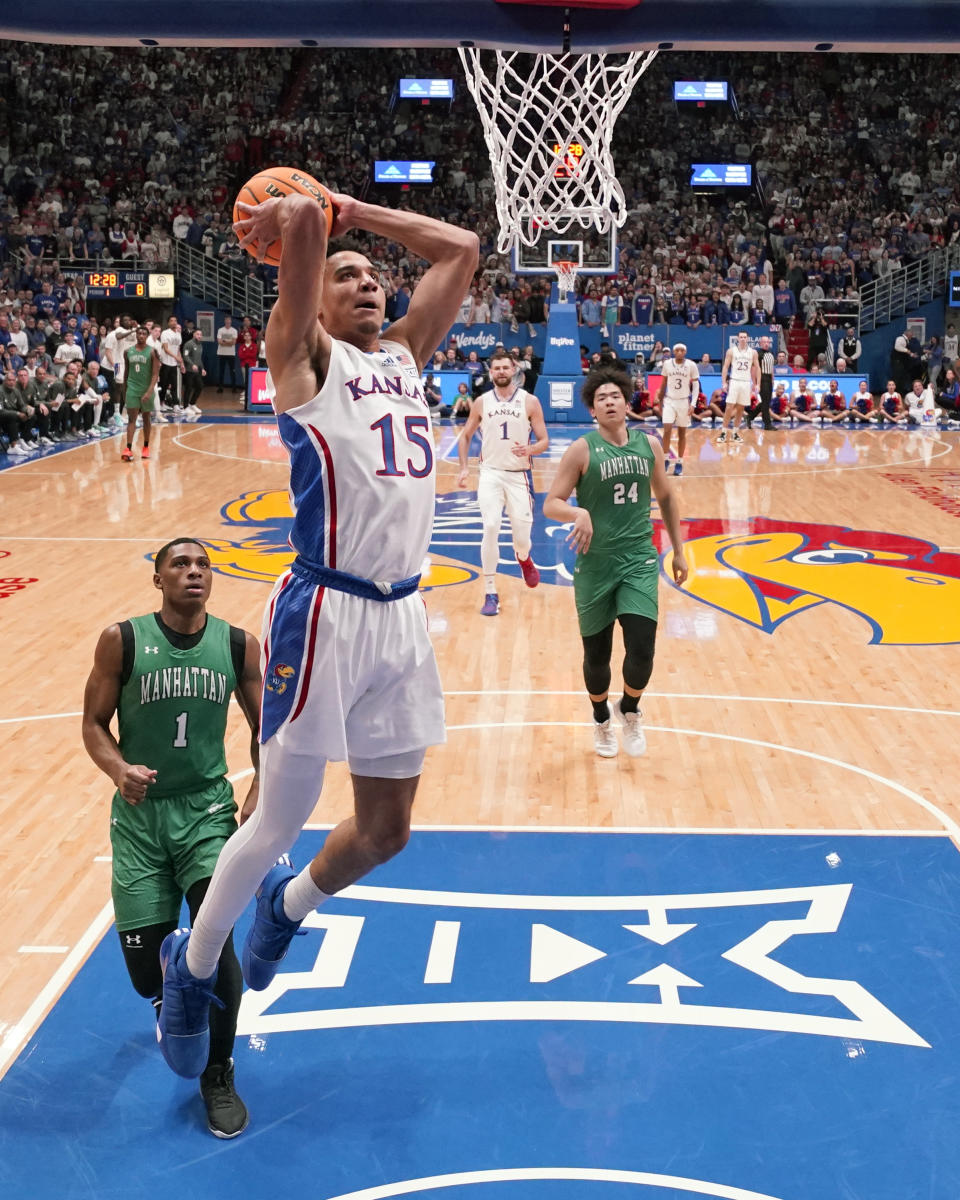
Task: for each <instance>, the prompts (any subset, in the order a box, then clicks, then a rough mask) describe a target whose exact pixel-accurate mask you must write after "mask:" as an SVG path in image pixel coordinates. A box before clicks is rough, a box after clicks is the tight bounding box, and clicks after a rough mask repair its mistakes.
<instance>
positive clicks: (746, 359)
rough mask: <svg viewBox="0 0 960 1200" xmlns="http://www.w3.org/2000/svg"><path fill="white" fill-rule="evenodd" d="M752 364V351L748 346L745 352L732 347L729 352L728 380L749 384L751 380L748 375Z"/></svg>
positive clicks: (737, 347)
mask: <svg viewBox="0 0 960 1200" xmlns="http://www.w3.org/2000/svg"><path fill="white" fill-rule="evenodd" d="M752 363H753V350H752V349H751V348H750V347H749V346H748V347H747V348H746V350H741V349H740V347H739V346H734V347H732V349H731V351H730V378H731V379H738V380H741V381H742V382H744V383H749V382H750V380H751V378H752V376H751V374H750V367H751V364H752Z"/></svg>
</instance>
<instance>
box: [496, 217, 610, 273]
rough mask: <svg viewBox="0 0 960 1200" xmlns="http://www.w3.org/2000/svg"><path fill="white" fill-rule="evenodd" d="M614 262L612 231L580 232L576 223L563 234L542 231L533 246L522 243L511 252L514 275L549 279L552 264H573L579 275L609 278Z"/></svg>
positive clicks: (556, 231)
mask: <svg viewBox="0 0 960 1200" xmlns="http://www.w3.org/2000/svg"><path fill="white" fill-rule="evenodd" d="M617 261H618V251H617V231H616V228H615V227H613V228H611V229H609V230H608V231H607V232H606V233H598V232H597V231H596V230H595V229H590V230H586V229H581V228H580V226H579V225H577V224H576V223H573V225H572V226H569V227H568V228H567V229H566V230H564V231H563V232H562V234H561V232H560V231H558V230H549V229H545V230H543V233H542V235H541V237H540V238H539V239H538V241H537V242H536V244H535V245H533V246H526V245H524V244H523V243H522V242H521V243H520V244H519V245H518V246H517V247H516V248H515V249H514V250H513V252H512V263H513V270H514V272H515V273H516V274H517V275H549V274H551V273H552V271H553V264H554V263H555V262H572V263H575V264H576V267H577V274H578V275H611V274H613V273H614V272H616V269H617Z"/></svg>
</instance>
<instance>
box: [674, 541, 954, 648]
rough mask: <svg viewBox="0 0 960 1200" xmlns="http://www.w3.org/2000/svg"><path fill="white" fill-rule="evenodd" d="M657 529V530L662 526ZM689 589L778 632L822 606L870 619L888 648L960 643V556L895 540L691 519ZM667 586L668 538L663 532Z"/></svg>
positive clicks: (875, 636)
mask: <svg viewBox="0 0 960 1200" xmlns="http://www.w3.org/2000/svg"><path fill="white" fill-rule="evenodd" d="M658 526H659V523H658ZM683 534H684V554H685V556H686V559H687V563H688V565H689V567H690V575H689V578H688V579H687V582H686V583H685V584H684V587H683V590H684V591H685V592H687V593H688V594H689V595H691V596H694V597H695V598H696V599H697V600H700V601H702V602H703V603H704V604H709V605H711V606H712V607H713V608H718V609H721V610H722V611H723V612H726V613H729V614H730V615H731V616H734V617H737V618H738V619H739V620H741V621H746V622H747V623H748V624H749V625H753V626H754V627H755V628H756V629H762V630H763V632H764V633H773V631H774V630H775V629H776V628H778V626H780V625H781V624H782V623H783V622H784V621H786V620H787V619H788V618H790V617H795V616H798V615H799V614H802V613H804V612H806V611H807V610H808V609H811V608H814V607H816V606H817V605H818V604H836V605H839V606H840V607H841V608H845V609H847V610H849V611H851V612H854V613H856V614H857V615H858V616H860V617H862V618H863V619H864V621H865V622H866V623H867V626H868V628H869V630H870V634H871V636H870V638H869V641H870V642H871V643H873V644H878V645H885V646H924V645H945V644H949V643H956V642H960V621H958V619H957V613H958V612H960V555H958V554H950V553H948V552H946V551H943V550H941V549H940V548H939V546H935V545H934V544H933V543H932V542H926V541H923V540H921V539H920V538H913V537H907V536H906V535H904V534H897V533H879V532H876V531H873V530H860V529H849V528H847V527H846V526H843V525H813V524H809V523H804V522H795V521H772V520H768V519H766V518H763V517H757V518H754V519H752V520H749V521H743V522H736V521H733V522H732V521H719V520H694V521H689V522H686V521H685V522H684V524H683ZM656 537H657V539H658V544H659V546H660V549H661V551H663V552H664V553H663V558H662V561H663V569H664V572H665V574H666V576H667V578H668V579H669V578H670V577H671V573H670V558H671V554H670V541H669V538H668V537H667V535H666V531H665V530H664V529H663V528H662V526H661V527H659V528H658V529H657V532H656Z"/></svg>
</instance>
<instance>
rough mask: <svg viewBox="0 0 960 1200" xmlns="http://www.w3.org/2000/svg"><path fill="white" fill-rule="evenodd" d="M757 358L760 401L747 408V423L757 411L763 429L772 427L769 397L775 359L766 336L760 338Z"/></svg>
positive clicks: (771, 389) (771, 393)
mask: <svg viewBox="0 0 960 1200" xmlns="http://www.w3.org/2000/svg"><path fill="white" fill-rule="evenodd" d="M757 360H758V361H759V363H760V403H759V404H754V405H753V406H752V407H751V408H748V409H747V423H748V424H749V422H751V421H752V420H753V419H754V417H755V416H756V415H757V413H759V414H760V416H761V417H763V427H764V429H772V428H773V422H772V421H771V420H770V397H771V396H772V395H773V367H774V364H775V362H776V359H775V358H774V357H773V351H772V350H771V349H770V339H769V338H768V337H762V338H761V339H760V349H759V350H758V351H757Z"/></svg>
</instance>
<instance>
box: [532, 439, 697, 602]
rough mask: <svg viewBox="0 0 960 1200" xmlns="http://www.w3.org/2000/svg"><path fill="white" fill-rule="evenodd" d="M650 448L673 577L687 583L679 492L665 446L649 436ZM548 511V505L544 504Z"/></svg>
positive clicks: (653, 485) (654, 480) (653, 486)
mask: <svg viewBox="0 0 960 1200" xmlns="http://www.w3.org/2000/svg"><path fill="white" fill-rule="evenodd" d="M647 440H648V442H649V443H650V449H651V450H652V451H653V478H652V480H651V481H650V482H651V486H652V488H653V494H654V495H655V496H656V498H657V504H658V505H659V506H660V515H661V516H662V517H663V523H664V525H666V527H667V533H668V534H669V536H670V544H671V545H672V546H673V578H674V581H675V582H676V583H678V584H679V583H685V582H686V578H687V575H688V573H689V571H688V568H687V560H686V557H685V556H684V553H683V538H682V536H681V534H680V506H679V504H678V503H677V494H676V492H675V491H674V490H673V488H672V487H671V486H670V480H669V478H668V477H667V472H666V469H665V468H664V465H663V447H662V446H661V445H660V443H659V442H658V441H657V440H656V439H655V438H648V439H647ZM544 511H546V506H544Z"/></svg>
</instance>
